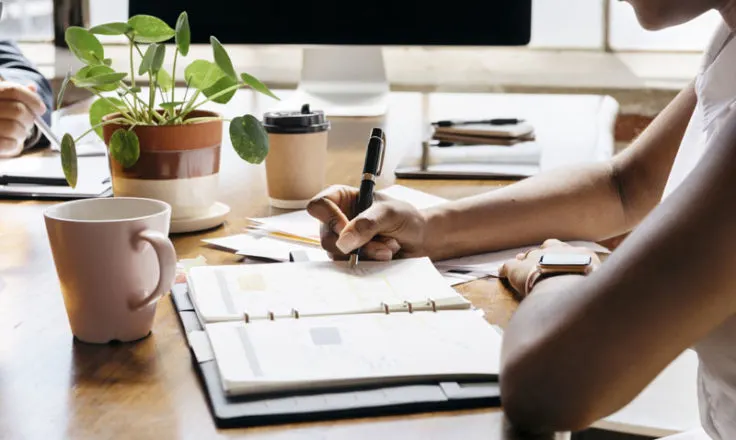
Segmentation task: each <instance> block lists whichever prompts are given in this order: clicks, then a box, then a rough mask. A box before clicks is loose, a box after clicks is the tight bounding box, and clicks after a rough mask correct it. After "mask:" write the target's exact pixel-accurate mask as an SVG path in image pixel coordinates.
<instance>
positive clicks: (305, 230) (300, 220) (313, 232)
mask: <svg viewBox="0 0 736 440" xmlns="http://www.w3.org/2000/svg"><path fill="white" fill-rule="evenodd" d="M378 192H380V193H382V194H385V195H387V196H389V197H393V198H395V199H398V200H402V201H404V202H407V203H410V204H412V205H413V206H414V207H416V208H417V209H425V208H428V207H431V206H435V205H438V204H441V203H444V202H446V201H447V199H444V198H442V197H437V196H434V195H432V194H427V193H425V192H423V191H418V190H415V189H412V188H408V187H406V186H402V185H393V186H390V187H388V188H386V189H383V190H380V191H378ZM248 220H250V221H251V222H252V223H253V227H254V228H257V229H262V230H265V231H269V232H283V233H286V234H291V235H295V236H298V237H305V238H309V239H313V240H319V226H320V224H319V221H318V220H317V219H315V218H314V217H312V216H311V215H309V213H308V212H307V211H306V210H300V211H294V212H289V213H287V214H281V215H276V216H272V217H256V218H249V219H248Z"/></svg>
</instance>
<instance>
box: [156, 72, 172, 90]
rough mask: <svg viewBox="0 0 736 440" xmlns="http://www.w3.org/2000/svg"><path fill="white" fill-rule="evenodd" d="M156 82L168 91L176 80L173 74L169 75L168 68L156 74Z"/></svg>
mask: <svg viewBox="0 0 736 440" xmlns="http://www.w3.org/2000/svg"><path fill="white" fill-rule="evenodd" d="M156 83H158V86H159V87H161V90H163V91H164V92H168V91H169V90H171V88H172V87H173V86H174V80H172V79H171V75H169V72H167V71H166V69H161V70H159V71H158V74H157V75H156Z"/></svg>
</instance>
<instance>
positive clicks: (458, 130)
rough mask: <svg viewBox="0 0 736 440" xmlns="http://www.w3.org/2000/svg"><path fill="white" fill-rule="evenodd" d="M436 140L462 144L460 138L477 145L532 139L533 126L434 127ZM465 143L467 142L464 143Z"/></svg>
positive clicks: (475, 125) (470, 125) (523, 124)
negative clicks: (467, 139)
mask: <svg viewBox="0 0 736 440" xmlns="http://www.w3.org/2000/svg"><path fill="white" fill-rule="evenodd" d="M434 137H435V138H436V139H440V138H442V139H446V140H450V141H451V140H455V141H457V142H463V141H462V140H461V138H463V137H466V138H469V139H476V138H477V139H478V142H479V143H484V142H487V141H485V140H484V138H488V139H521V138H523V139H525V140H530V139H533V138H534V126H532V125H531V124H529V123H527V122H520V123H518V124H512V125H491V124H467V125H454V126H451V127H436V128H435V129H434ZM466 142H467V141H466Z"/></svg>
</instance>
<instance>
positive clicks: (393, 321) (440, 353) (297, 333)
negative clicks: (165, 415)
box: [206, 310, 501, 394]
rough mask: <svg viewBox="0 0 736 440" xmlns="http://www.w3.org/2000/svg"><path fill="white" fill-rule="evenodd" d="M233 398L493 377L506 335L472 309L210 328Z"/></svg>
mask: <svg viewBox="0 0 736 440" xmlns="http://www.w3.org/2000/svg"><path fill="white" fill-rule="evenodd" d="M206 332H207V335H208V337H209V339H210V343H211V345H212V349H213V352H214V355H215V359H216V363H217V365H218V368H219V373H220V377H221V380H222V384H223V388H224V390H225V391H226V393H229V394H254V393H265V392H273V391H294V390H302V389H309V388H319V387H338V386H350V385H368V384H382V385H383V384H390V383H409V382H418V381H425V382H426V381H430V380H462V379H485V380H495V379H497V377H498V372H499V358H500V350H501V336H500V335H499V334H498V333H497V332H496V330H494V329H493V328H492V326H491V325H490V324H488V323H487V322H486V321H485V320H484V319H483V318H482V317H481V316H480V315H479V314H477V313H476V312H474V311H472V310H450V311H441V312H415V313H411V314H409V313H399V314H389V315H384V314H364V315H351V316H325V317H312V318H306V319H305V318H300V319H288V318H287V319H282V320H275V321H268V320H266V321H256V322H250V323H248V324H245V323H243V322H223V323H214V324H207V325H206Z"/></svg>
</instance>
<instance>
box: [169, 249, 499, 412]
mask: <svg viewBox="0 0 736 440" xmlns="http://www.w3.org/2000/svg"><path fill="white" fill-rule="evenodd" d="M186 289H187V293H188V300H189V301H191V309H192V312H193V313H194V314H195V315H196V320H197V321H198V325H199V328H200V329H201V331H197V332H191V333H188V339H189V341H190V346H193V345H192V339H193V338H192V336H193V334H194V333H197V335H195V336H197V339H198V342H197V343H198V344H202V343H205V344H206V345H207V346H208V349H207V350H206V351H207V352H208V355H207V356H205V357H206V359H204V360H205V361H206V362H203V363H200V365H199V367H200V369H201V372H202V374H203V375H204V376H205V377H204V381H205V385H206V389H207V392H208V393H209V394H210V396H209V399H210V405H211V407H212V408H213V411H214V413H215V419H216V421H218V426H245V425H252V424H261V423H268V421H269V420H274V419H276V420H279V421H281V420H283V421H294V420H300V419H305V418H306V419H309V420H314V419H320V418H334V417H339V416H353V415H356V416H357V415H379V414H391V413H397V412H399V413H401V412H416V411H426V410H441V409H454V408H464V407H473V406H496V405H498V403H499V390H498V385H497V382H498V375H499V360H500V350H501V335H500V334H499V332H498V331H497V330H496V329H495V328H494V327H493V326H492V325H490V324H489V323H488V322H487V321H486V320H485V318H484V317H483V315H482V313H481V312H480V311H478V310H476V309H474V308H473V307H472V305H471V304H470V302H469V301H468V300H466V299H465V298H464V297H463V296H462V295H460V294H459V293H457V292H456V291H455V290H454V289H452V288H451V287H449V286H448V285H447V283H446V282H445V281H444V279H443V278H442V275H441V274H440V273H439V272H438V271H437V270H436V269H435V268H434V266H433V264H432V262H431V261H430V260H429V259H428V258H416V259H405V260H396V261H393V262H368V261H365V262H361V263H360V264H359V265H358V266H357V267H356V268H350V267H349V265H348V263H347V262H336V261H329V262H325V261H320V262H300V263H275V264H273V263H271V264H268V263H266V264H245V265H232V266H198V267H192V268H190V269H189V272H188V274H187V282H186ZM177 298H181V295H180V294H176V291H175V295H174V299H175V303H177V304H176V306H177V309H178V311H179V313H180V315H182V319H183V321H187V320H186V319H184V316H183V311H185V310H186V306H184V307H182V304H180V303H184V302H186V301H183V300H181V299H177ZM187 326H191V323H189V324H186V325H185V327H187ZM199 356H200V357H201V355H199ZM200 362H202V359H200ZM205 371H207V373H206V374H205ZM213 394H215V395H214V396H213ZM325 396H332V397H331V398H333V399H337V397H335V396H340V397H339V399H338V400H339V401H340V402H341V403H339V404H338V403H335V401H333V402H332V403H331V404H327V403H325V402H330V400H329V399H328V398H327V397H325ZM392 396H393V397H392ZM285 399H286V400H288V401H289V402H290V403H289V404H288V405H286V406H284V403H283V401H284V400H285ZM294 399H296V400H294ZM325 399H327V400H325ZM292 400H294V401H292ZM258 402H267V403H266V404H265V406H264V405H261V406H260V407H258V408H255V409H254V407H253V405H257V403H258ZM268 402H270V403H268ZM274 402H281V403H280V405H281V406H280V407H281V409H282V410H283V411H282V410H279V411H275V410H274V408H278V407H279V405H276V404H275V403H274ZM294 402H302V403H301V404H299V403H294ZM246 403H247V404H248V405H251V406H250V407H248V408H245V409H242V408H241V410H238V411H235V410H233V409H232V408H233V405H241V406H242V405H245V404H246ZM300 405H301V406H300ZM325 405H326V406H325ZM233 411H235V412H233ZM274 411H275V413H274ZM264 412H265V413H264ZM233 420H235V421H233Z"/></svg>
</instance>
